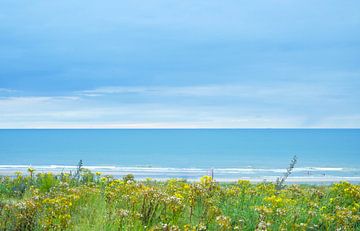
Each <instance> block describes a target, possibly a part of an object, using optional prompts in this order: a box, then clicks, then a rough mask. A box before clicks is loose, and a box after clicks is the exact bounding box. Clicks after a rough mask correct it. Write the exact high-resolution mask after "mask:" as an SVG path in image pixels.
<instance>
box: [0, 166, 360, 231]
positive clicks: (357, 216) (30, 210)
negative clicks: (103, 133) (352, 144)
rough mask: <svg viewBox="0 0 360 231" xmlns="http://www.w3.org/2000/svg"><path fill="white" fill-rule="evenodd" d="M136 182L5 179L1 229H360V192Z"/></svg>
mask: <svg viewBox="0 0 360 231" xmlns="http://www.w3.org/2000/svg"><path fill="white" fill-rule="evenodd" d="M276 186H277V185H276V183H266V182H263V183H258V184H251V183H250V182H248V181H244V180H239V181H238V182H237V183H218V182H216V181H214V180H213V179H212V178H211V177H209V176H204V177H202V178H201V180H200V181H199V182H187V181H185V180H177V179H171V180H168V181H166V182H156V181H153V180H151V179H148V180H145V181H136V180H135V179H134V178H133V176H132V175H127V176H124V177H123V178H122V179H114V178H113V177H111V176H102V174H101V173H92V172H90V171H89V170H86V169H83V168H79V169H78V170H77V171H76V172H75V173H73V174H69V173H63V174H59V175H54V174H52V173H36V171H35V170H34V169H31V168H30V169H29V170H28V174H21V173H17V174H16V176H15V177H8V176H2V177H0V230H360V210H359V209H360V205H359V203H360V186H359V185H355V184H350V183H347V182H340V183H335V184H333V185H330V186H319V185H318V186H316V185H285V186H284V187H276Z"/></svg>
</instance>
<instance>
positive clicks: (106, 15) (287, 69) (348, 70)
mask: <svg viewBox="0 0 360 231" xmlns="http://www.w3.org/2000/svg"><path fill="white" fill-rule="evenodd" d="M0 2H1V8H0V127H1V128H30V127H36V128H40V127H54V128H63V127H74V128H75V127H106V128H111V127H114V128H116V127H126V128H132V127H134V128H139V127H146V128H148V127H166V128H168V127H192V128H193V127H226V128H227V127H229V128H234V127H241V128H248V127H256V128H258V127H263V128H288V127H291V128H312V127H319V128H320V127H328V128H338V127H348V128H358V127H360V91H359V88H360V29H359V28H360V2H359V1H356V0H349V1H331V0H328V1H286V0H269V1H257V0H252V1H240V0H236V1H235V0H234V1H231V0H225V1H212V0H208V1H184V0H181V1H180V0H179V1H177V0H174V1H167V0H163V1H136V0H132V1H83V0H79V1H67V0H64V1H45V0H42V1H35V2H34V1H33V2H30V1H11V0H0Z"/></svg>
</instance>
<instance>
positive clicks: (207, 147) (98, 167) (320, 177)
mask: <svg viewBox="0 0 360 231" xmlns="http://www.w3.org/2000/svg"><path fill="white" fill-rule="evenodd" d="M294 155H296V156H297V163H296V165H295V169H294V170H293V174H292V175H291V177H289V182H334V181H339V180H347V181H352V182H360V129H2V130H0V175H11V174H13V173H14V172H15V171H23V172H26V169H27V168H28V167H29V166H33V167H34V168H35V169H36V170H37V171H38V172H44V171H52V172H68V171H71V170H74V169H75V168H76V164H77V163H78V162H79V160H82V161H83V163H84V165H85V167H86V168H89V169H91V170H93V171H100V172H103V174H110V175H114V176H116V177H121V176H122V175H125V174H128V173H131V174H134V175H135V177H136V178H138V179H144V178H147V177H150V178H154V179H159V180H161V179H168V178H173V177H176V178H185V179H188V180H196V179H198V178H199V177H201V176H202V175H206V174H209V172H212V173H213V174H214V177H215V179H216V180H219V181H234V180H236V179H248V180H251V181H263V180H268V181H273V180H275V179H276V178H277V177H279V176H281V175H282V174H283V173H284V172H285V171H286V168H287V167H288V165H289V162H290V161H291V159H292V158H293V156H294Z"/></svg>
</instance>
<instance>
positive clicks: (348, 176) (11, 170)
mask: <svg viewBox="0 0 360 231" xmlns="http://www.w3.org/2000/svg"><path fill="white" fill-rule="evenodd" d="M29 167H31V168H33V169H35V173H47V172H51V173H53V174H61V173H70V172H74V171H75V170H76V168H77V166H74V165H0V176H15V175H16V174H15V173H16V172H21V173H22V174H24V175H27V174H28V168H29ZM83 168H85V169H88V170H90V171H92V172H94V173H95V172H100V173H101V175H110V176H113V177H114V178H121V177H123V176H124V175H127V174H132V175H134V177H135V179H137V180H139V181H143V180H146V179H147V178H151V179H152V180H156V181H166V180H169V179H184V180H187V181H189V182H196V181H199V179H200V178H201V177H202V176H204V175H210V172H211V171H213V174H214V180H216V181H217V182H223V183H232V182H236V181H238V180H248V181H250V182H252V183H261V182H264V181H265V182H275V181H276V179H277V178H278V177H281V176H282V174H283V173H284V172H285V171H286V169H281V168H253V167H242V168H212V169H205V168H174V167H130V166H128V167H120V166H109V165H107V166H105V165H104V166H95V165H89V166H83ZM340 181H348V182H351V183H357V184H359V183H360V168H345V167H298V168H294V170H293V172H292V174H291V175H290V176H289V178H288V179H287V183H290V184H307V183H308V184H331V183H335V182H340Z"/></svg>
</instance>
